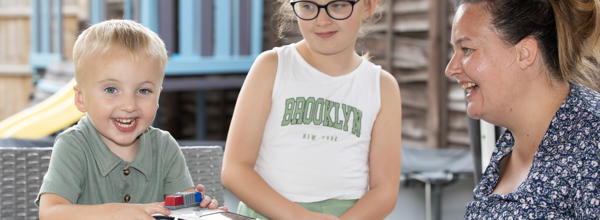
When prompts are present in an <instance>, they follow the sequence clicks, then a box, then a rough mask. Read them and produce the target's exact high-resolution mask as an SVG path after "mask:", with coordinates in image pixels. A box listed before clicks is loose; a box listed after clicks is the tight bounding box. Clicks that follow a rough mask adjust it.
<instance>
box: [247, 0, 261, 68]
mask: <svg viewBox="0 0 600 220" xmlns="http://www.w3.org/2000/svg"><path fill="white" fill-rule="evenodd" d="M262 15H263V1H262V0H253V1H252V37H251V39H250V40H251V41H250V42H251V43H250V45H251V50H250V55H252V56H254V57H256V56H258V54H260V52H261V51H262V26H263V24H262V22H263V18H262ZM248 69H249V68H248Z"/></svg>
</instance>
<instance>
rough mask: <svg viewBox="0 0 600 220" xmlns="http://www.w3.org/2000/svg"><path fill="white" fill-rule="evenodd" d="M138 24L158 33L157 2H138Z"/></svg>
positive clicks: (148, 0) (154, 0) (144, 0)
mask: <svg viewBox="0 0 600 220" xmlns="http://www.w3.org/2000/svg"><path fill="white" fill-rule="evenodd" d="M140 8H141V10H140V11H141V12H140V23H142V24H143V25H144V26H146V27H148V28H150V30H152V31H154V32H156V33H158V16H157V14H158V0H143V1H140Z"/></svg>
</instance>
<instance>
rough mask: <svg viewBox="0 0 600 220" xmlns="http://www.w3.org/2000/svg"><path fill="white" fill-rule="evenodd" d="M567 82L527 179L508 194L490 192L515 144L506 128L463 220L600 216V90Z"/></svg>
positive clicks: (596, 217)
mask: <svg viewBox="0 0 600 220" xmlns="http://www.w3.org/2000/svg"><path fill="white" fill-rule="evenodd" d="M570 86H571V89H570V91H569V95H568V97H567V98H566V99H565V101H564V102H563V103H562V105H561V106H560V108H559V109H558V111H557V112H556V114H555V115H554V118H552V121H551V123H550V126H549V128H548V130H547V131H546V134H545V135H544V137H543V139H542V142H541V144H540V145H539V148H538V150H537V151H536V153H535V156H534V159H533V164H532V165H531V170H530V171H529V174H528V176H527V178H526V179H525V180H524V181H523V182H522V183H521V185H519V186H518V188H517V189H516V190H515V191H514V192H511V193H508V194H491V192H492V191H493V190H494V188H495V186H496V184H497V182H498V177H499V171H500V169H499V162H500V160H501V159H502V158H503V157H504V156H506V155H508V154H510V153H511V152H512V149H513V145H514V139H513V136H512V133H511V132H510V131H508V130H507V131H506V132H505V133H504V134H503V135H502V136H501V137H500V138H499V140H498V142H497V143H496V150H495V151H494V153H493V154H492V158H491V161H490V164H489V166H488V167H487V168H486V170H485V172H484V174H483V178H482V180H481V181H480V183H479V184H478V185H477V187H476V188H475V190H473V193H474V197H475V200H474V201H472V202H470V203H469V204H468V205H467V211H466V213H465V219H600V176H599V175H600V94H599V93H598V92H595V91H593V90H591V89H589V88H587V87H584V86H582V85H579V84H571V85H570Z"/></svg>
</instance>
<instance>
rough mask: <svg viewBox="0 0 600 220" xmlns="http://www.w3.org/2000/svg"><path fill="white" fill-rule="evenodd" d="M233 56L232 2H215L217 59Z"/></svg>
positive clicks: (221, 0) (225, 0)
mask: <svg viewBox="0 0 600 220" xmlns="http://www.w3.org/2000/svg"><path fill="white" fill-rule="evenodd" d="M230 54H231V1H230V0H216V1H215V54H214V56H215V57H217V58H222V57H229V56H230Z"/></svg>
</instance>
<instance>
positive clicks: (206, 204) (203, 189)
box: [196, 184, 228, 211]
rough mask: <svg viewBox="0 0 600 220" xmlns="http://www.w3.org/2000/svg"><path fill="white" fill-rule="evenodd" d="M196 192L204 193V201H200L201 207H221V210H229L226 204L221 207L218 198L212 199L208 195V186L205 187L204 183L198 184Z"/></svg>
mask: <svg viewBox="0 0 600 220" xmlns="http://www.w3.org/2000/svg"><path fill="white" fill-rule="evenodd" d="M196 192H201V193H202V202H200V207H202V208H208V209H216V208H219V209H220V210H223V211H227V210H228V208H227V207H225V206H221V207H219V201H217V200H216V199H212V198H210V196H208V195H206V187H204V185H202V184H198V185H197V186H196Z"/></svg>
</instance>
